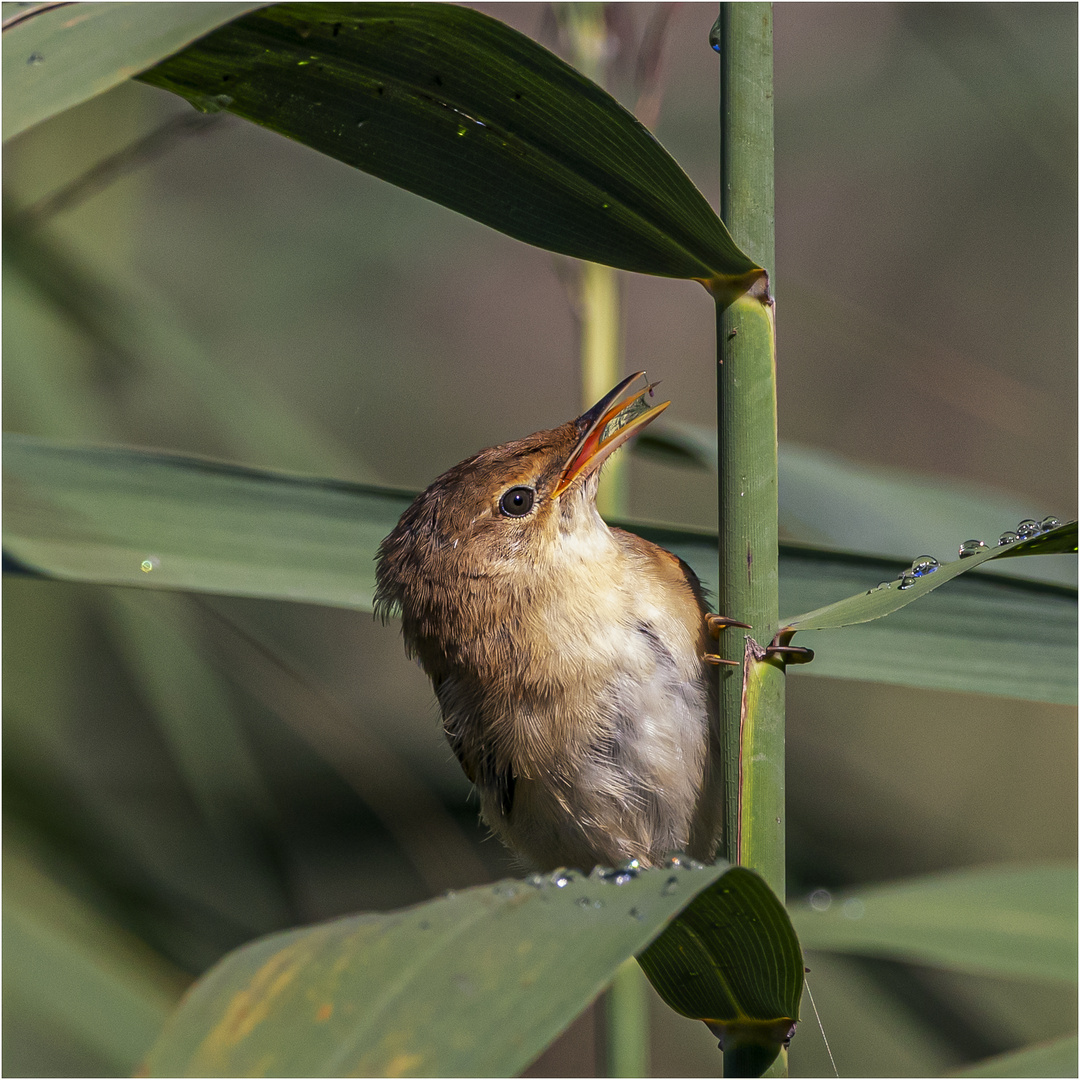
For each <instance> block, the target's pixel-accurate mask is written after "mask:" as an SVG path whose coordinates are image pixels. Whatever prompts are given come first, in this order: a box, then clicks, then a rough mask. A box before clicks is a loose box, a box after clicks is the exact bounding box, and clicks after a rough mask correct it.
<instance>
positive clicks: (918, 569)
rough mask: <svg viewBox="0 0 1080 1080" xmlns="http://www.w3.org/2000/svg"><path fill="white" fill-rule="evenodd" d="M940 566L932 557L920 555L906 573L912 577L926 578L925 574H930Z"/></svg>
mask: <svg viewBox="0 0 1080 1080" xmlns="http://www.w3.org/2000/svg"><path fill="white" fill-rule="evenodd" d="M940 565H941V564H940V563H939V562H938V561H937V559H935V558H934V557H933V556H932V555H920V556H919V557H918V558H917V559H916V560H915V561H914V562H913V563H912V564H911V569H910V570H909V571H908V573H909V574H911V576H912V577H917V578H921V577H926V575H927V574H932V573H933V572H934V571H935V570H937V568H938V567H939V566H940Z"/></svg>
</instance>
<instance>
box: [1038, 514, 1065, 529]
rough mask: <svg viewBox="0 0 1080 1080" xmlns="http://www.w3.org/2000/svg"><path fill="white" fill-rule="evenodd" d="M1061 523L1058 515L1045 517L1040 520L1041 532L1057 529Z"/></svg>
mask: <svg viewBox="0 0 1080 1080" xmlns="http://www.w3.org/2000/svg"><path fill="white" fill-rule="evenodd" d="M1060 524H1061V522H1060V521H1058V519H1057V518H1056V517H1044V518H1043V519H1042V521H1040V522H1039V532H1049V531H1050V530H1051V529H1056V528H1057V527H1058V526H1059V525H1060Z"/></svg>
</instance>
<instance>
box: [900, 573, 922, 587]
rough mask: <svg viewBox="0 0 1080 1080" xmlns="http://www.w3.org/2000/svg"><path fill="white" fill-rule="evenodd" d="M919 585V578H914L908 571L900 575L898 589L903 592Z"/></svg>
mask: <svg viewBox="0 0 1080 1080" xmlns="http://www.w3.org/2000/svg"><path fill="white" fill-rule="evenodd" d="M917 584H918V578H915V577H913V576H912V575H911V574H910V573H909V572H908V571H907V570H905V571H904V572H903V573H902V574H901V575H900V584H899V585H898V586H897V588H898V589H900V590H901V591H903V590H904V589H910V588H911V587H912V586H913V585H917Z"/></svg>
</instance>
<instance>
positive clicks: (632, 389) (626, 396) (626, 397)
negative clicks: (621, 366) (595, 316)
mask: <svg viewBox="0 0 1080 1080" xmlns="http://www.w3.org/2000/svg"><path fill="white" fill-rule="evenodd" d="M643 381H645V372H644V371H639V372H637V373H636V374H634V375H631V376H630V377H629V378H628V379H623V381H622V382H621V383H619V385H618V386H616V387H615V389H614V390H612V391H611V392H610V393H608V394H605V395H604V397H602V398H601V399H600V400H599V401H598V402H597V403H596V404H595V405H594V406H593V407H592V408H591V409H589V411H588V412H586V413H583V414H582V415H581V416H579V417H578V420H577V423H578V427H579V428H583V434H582V436H581V439H580V441H579V442H578V444H577V446H575V447H574V451H573V453H572V454H571V455H570V457H569V459H568V460H567V462H566V467H565V468H564V469H563V471H562V476H560V477H559V482H558V484H556V485H555V491H554V493H553V497H558V496H559V495H561V494H562V493H563V492H564V491H565V490H566V489H567V488H568V487H569V486H570V485H571V484H572V483H573V482H574V481H575V480H577V478H578V477H579V476H588V475H590V474H591V473H594V472H595V471H596V470H597V469H599V468H600V466H601V465H603V463H604V462H605V461H606V460H607V458H608V456H609V455H610V454H612V453H614V452H615V451H616V450H617V449H618V448H619V447H620V446H622V444H623V443H624V442H626V440H627V439H629V438H630V436H631V435H636V434H637V433H638V432H639V431H640V430H641V429H642V428H643V427H644V426H645V425H646V424H648V423H650V422H651V421H653V420H655V419H656V417H658V416H659V415H660V414H661V413H662V412H663V411H664V410H665V409H666V408H667V407H668V406H669V405H670V404H671V402H670V401H663V402H661V403H660V404H659V405H650V404H649V403H648V402H647V401H645V398H646V396H651V395H652V390H653V387H654V386H656V383H649V382H646V385H645V386H642V385H641V383H642V382H643Z"/></svg>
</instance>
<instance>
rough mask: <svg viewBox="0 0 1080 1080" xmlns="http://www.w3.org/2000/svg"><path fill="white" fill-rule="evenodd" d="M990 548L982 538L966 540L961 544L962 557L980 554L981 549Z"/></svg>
mask: <svg viewBox="0 0 1080 1080" xmlns="http://www.w3.org/2000/svg"><path fill="white" fill-rule="evenodd" d="M987 550H989V549H988V548H987V546H986V545H985V544H984V543H983V542H982V541H981V540H965V541H964V542H963V543H962V544H961V545H960V558H961V559H966V558H967V557H968V556H969V555H978V554H979V552H980V551H987Z"/></svg>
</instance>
